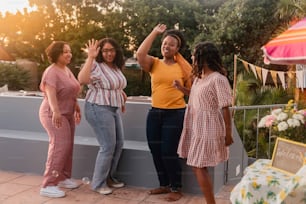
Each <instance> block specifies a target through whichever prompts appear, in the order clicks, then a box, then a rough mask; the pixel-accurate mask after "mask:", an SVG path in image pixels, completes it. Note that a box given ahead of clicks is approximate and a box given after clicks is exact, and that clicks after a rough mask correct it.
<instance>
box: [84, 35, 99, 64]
mask: <svg viewBox="0 0 306 204" xmlns="http://www.w3.org/2000/svg"><path fill="white" fill-rule="evenodd" d="M85 46H86V50H87V53H88V58H94V59H95V58H96V57H97V56H98V53H99V51H100V47H99V41H98V40H94V39H91V40H88V43H87V44H85Z"/></svg>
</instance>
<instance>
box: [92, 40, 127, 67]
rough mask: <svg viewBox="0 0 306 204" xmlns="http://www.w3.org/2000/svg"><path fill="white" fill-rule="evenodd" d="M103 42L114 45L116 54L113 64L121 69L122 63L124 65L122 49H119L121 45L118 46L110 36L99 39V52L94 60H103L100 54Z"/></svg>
mask: <svg viewBox="0 0 306 204" xmlns="http://www.w3.org/2000/svg"><path fill="white" fill-rule="evenodd" d="M105 43H110V44H111V45H112V46H114V48H115V50H116V56H115V59H114V64H115V65H116V66H117V67H118V68H119V69H120V70H122V69H123V65H124V56H123V51H122V49H121V47H120V46H119V44H118V43H117V42H116V41H115V40H114V39H112V38H103V39H101V40H100V41H99V47H100V50H99V53H98V55H97V57H96V61H97V62H99V63H101V62H104V61H105V59H104V58H103V55H102V48H103V46H104V45H105Z"/></svg>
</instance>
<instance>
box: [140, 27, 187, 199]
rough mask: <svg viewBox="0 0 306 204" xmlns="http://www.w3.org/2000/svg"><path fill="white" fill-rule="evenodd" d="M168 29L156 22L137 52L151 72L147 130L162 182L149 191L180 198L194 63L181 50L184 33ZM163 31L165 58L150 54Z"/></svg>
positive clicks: (168, 197) (162, 48)
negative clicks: (182, 148) (182, 137)
mask: <svg viewBox="0 0 306 204" xmlns="http://www.w3.org/2000/svg"><path fill="white" fill-rule="evenodd" d="M166 29H167V27H166V25H164V24H158V25H157V26H155V28H154V29H153V30H152V32H151V33H150V34H149V35H148V36H147V37H146V38H145V40H144V41H143V42H142V44H141V45H140V47H139V48H138V50H137V53H136V55H137V60H138V62H139V64H140V66H141V67H142V69H143V70H144V71H146V72H149V73H150V76H151V88H152V108H151V109H150V110H149V113H148V115H147V124H146V134H147V141H148V145H149V148H150V151H151V154H152V156H153V161H154V165H155V168H156V171H157V175H158V179H159V184H160V186H159V187H158V188H156V189H152V190H150V191H149V193H150V194H164V193H165V194H166V193H168V195H167V197H166V200H168V201H176V200H179V199H180V198H181V197H182V193H181V188H182V178H181V171H182V169H181V165H180V160H179V158H178V155H177V147H178V142H179V140H180V135H181V131H182V127H183V120H184V113H185V108H186V103H185V99H184V96H185V95H188V94H189V88H190V86H191V78H190V77H191V66H190V64H189V63H188V62H187V61H186V60H185V59H184V58H183V57H182V55H181V54H180V53H179V51H180V50H181V49H182V48H183V47H184V45H185V41H184V38H183V35H182V33H181V32H180V31H178V30H174V29H172V30H166ZM160 34H163V37H162V45H161V54H162V56H163V58H162V59H159V58H157V57H153V56H151V55H149V54H148V53H149V50H150V49H151V46H152V43H153V41H154V40H155V38H156V37H157V36H158V35H160Z"/></svg>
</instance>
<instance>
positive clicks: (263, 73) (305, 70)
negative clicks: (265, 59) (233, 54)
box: [236, 57, 306, 89]
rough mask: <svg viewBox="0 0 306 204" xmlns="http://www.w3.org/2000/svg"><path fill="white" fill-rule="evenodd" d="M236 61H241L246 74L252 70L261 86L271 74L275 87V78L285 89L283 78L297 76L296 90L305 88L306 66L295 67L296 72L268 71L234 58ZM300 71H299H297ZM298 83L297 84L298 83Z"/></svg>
mask: <svg viewBox="0 0 306 204" xmlns="http://www.w3.org/2000/svg"><path fill="white" fill-rule="evenodd" d="M236 59H237V60H239V61H241V62H242V64H243V66H244V68H245V69H246V71H247V72H250V69H251V70H252V72H253V74H254V75H255V77H256V79H259V80H260V81H262V84H263V86H265V85H266V81H267V78H268V74H269V73H270V74H271V77H272V80H273V83H274V84H275V86H276V87H278V83H277V76H278V78H279V80H280V82H281V84H282V87H283V88H284V89H285V88H286V79H285V76H286V75H287V77H289V78H290V79H293V78H294V77H295V75H299V76H297V85H296V86H297V88H306V65H297V71H287V72H284V71H274V70H268V69H265V68H262V67H259V66H256V65H254V64H251V63H248V62H247V61H245V60H243V59H240V58H238V57H237V58H236ZM298 70H301V71H298ZM298 81H299V82H298Z"/></svg>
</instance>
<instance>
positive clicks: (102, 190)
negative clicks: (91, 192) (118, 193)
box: [96, 186, 113, 195]
mask: <svg viewBox="0 0 306 204" xmlns="http://www.w3.org/2000/svg"><path fill="white" fill-rule="evenodd" d="M96 191H97V192H98V193H100V194H103V195H108V194H111V193H112V192H113V190H112V189H111V188H109V187H108V186H107V187H101V188H98V189H97V190H96Z"/></svg>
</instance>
